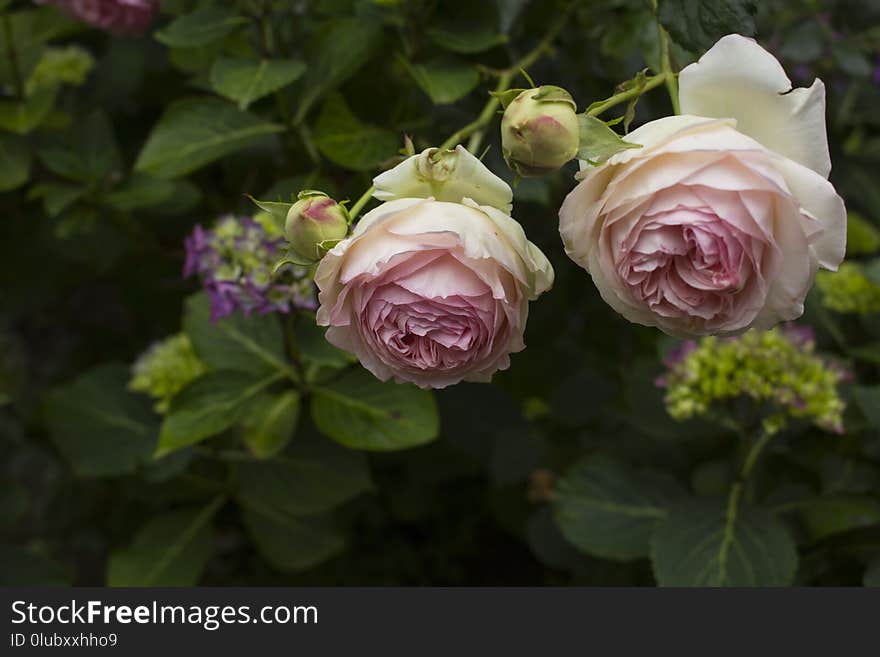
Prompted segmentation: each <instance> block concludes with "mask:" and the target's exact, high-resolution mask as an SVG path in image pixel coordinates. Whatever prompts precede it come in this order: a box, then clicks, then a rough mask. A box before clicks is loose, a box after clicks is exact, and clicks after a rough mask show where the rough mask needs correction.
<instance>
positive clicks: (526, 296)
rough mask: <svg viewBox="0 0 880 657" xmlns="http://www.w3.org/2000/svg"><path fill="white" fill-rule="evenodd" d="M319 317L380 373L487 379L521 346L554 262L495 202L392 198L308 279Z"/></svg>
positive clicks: (340, 343)
mask: <svg viewBox="0 0 880 657" xmlns="http://www.w3.org/2000/svg"><path fill="white" fill-rule="evenodd" d="M315 282H316V283H317V285H318V288H319V290H320V294H319V296H318V299H319V301H320V304H321V307H320V308H319V309H318V316H317V317H318V323H319V324H321V325H322V326H329V327H330V328H329V329H328V330H327V339H328V340H329V341H330V342H331V343H333V344H334V345H336V346H337V347H340V348H342V349H345V350H347V351H350V352H352V353H354V354H355V355H357V357H358V358H359V359H360V361H361V363H362V364H363V365H364V367H366V368H367V369H368V370H370V371H371V372H372V373H373V374H374V375H376V376H377V377H378V378H379V379H381V380H383V381H387V380H388V379H390V378H392V377H393V378H394V379H395V380H396V381H398V382H403V381H408V382H412V383H415V384H416V385H418V386H419V387H422V388H443V387H446V386H448V385H452V384H454V383H458V382H459V381H462V380H467V381H488V380H490V379H491V377H492V374H493V373H494V372H495V371H497V370H503V369H506V368H507V367H508V366H509V365H510V358H509V354H510V353H513V352H517V351H521V350H522V349H524V348H525V344H524V342H523V331H524V329H525V325H526V318H527V316H528V302H529V301H530V300H532V299H535V298H537V296H538V295H539V294H541V293H542V292H544V291H546V290H548V289H549V288H550V286H551V284H552V282H553V269H552V268H551V266H550V263H549V262H548V261H547V259H546V258H545V257H544V255H543V254H542V253H541V252H540V251H539V250H538V248H537V247H536V246H535V245H534V244H532V243H531V242H529V241H528V240H527V239H526V236H525V233H524V232H523V230H522V227H521V226H520V225H519V224H518V223H517V222H516V221H515V220H513V219H512V218H511V217H509V216H508V215H507V214H505V213H504V212H502V211H501V210H498V209H496V208H494V207H489V206H479V205H477V204H476V203H474V202H473V201H470V200H469V199H465V200H464V201H463V202H462V203H450V202H442V201H435V200H434V199H431V198H429V199H419V198H403V199H399V200H394V201H388V202H387V203H383V204H382V205H380V206H379V207H378V208H376V209H375V210H373V211H371V212H369V213H368V214H367V215H366V216H365V217H364V218H363V219H361V221H360V223H358V225H357V227H356V228H355V230H354V233H353V234H352V235H351V236H350V237H348V238H346V239H344V240H342V241H341V242H340V243H339V244H338V245H337V246H336V247H334V248H333V249H331V250H330V251H329V252H328V254H327V255H326V256H325V257H324V259H323V260H322V261H321V264H320V265H319V267H318V271H317V273H316V275H315Z"/></svg>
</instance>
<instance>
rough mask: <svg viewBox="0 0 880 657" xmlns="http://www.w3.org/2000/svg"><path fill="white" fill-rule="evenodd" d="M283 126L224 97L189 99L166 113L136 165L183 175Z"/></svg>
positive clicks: (158, 172) (154, 171)
mask: <svg viewBox="0 0 880 657" xmlns="http://www.w3.org/2000/svg"><path fill="white" fill-rule="evenodd" d="M283 129H284V128H283V127H282V126H280V125H277V124H275V123H268V122H266V121H263V120H262V119H258V118H257V117H255V116H254V115H252V114H248V113H246V112H241V111H239V110H237V109H236V108H234V107H232V106H231V105H229V104H228V103H226V102H224V101H222V100H218V99H215V98H186V99H183V100H180V101H178V102H176V103H174V104H173V105H172V106H171V107H170V108H169V109H168V110H166V112H165V113H164V114H163V115H162V117H161V118H160V119H159V122H158V123H157V124H156V125H155V126H154V127H153V130H152V132H150V136H149V137H148V138H147V143H146V144H144V147H143V149H142V150H141V153H140V155H139V156H138V159H137V162H136V163H135V165H134V167H135V170H136V171H145V172H147V173H151V174H153V175H155V176H157V177H159V178H174V177H177V176H182V175H184V174H187V173H189V172H190V171H194V170H196V169H198V168H199V167H202V166H204V165H206V164H209V163H210V162H213V161H214V160H216V159H218V158H220V157H223V156H224V155H228V154H229V153H234V152H235V151H238V150H241V149H242V148H246V147H247V146H251V145H252V144H254V143H256V142H257V141H259V140H260V139H262V138H264V137H266V136H267V135H270V134H273V133H276V132H281V131H282V130H283Z"/></svg>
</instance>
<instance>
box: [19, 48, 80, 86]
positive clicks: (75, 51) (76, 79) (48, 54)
mask: <svg viewBox="0 0 880 657" xmlns="http://www.w3.org/2000/svg"><path fill="white" fill-rule="evenodd" d="M94 65H95V60H94V59H93V58H92V56H91V55H90V54H89V52H88V51H87V50H85V49H83V48H80V47H79V46H66V47H63V48H46V49H45V50H43V52H42V54H41V56H40V61H39V62H37V65H36V67H35V68H34V70H33V71H32V72H31V74H30V77H29V78H28V81H27V83H26V85H25V93H26V94H27V95H31V94H33V93H34V92H35V91H36V90H37V89H45V88H53V87H57V86H59V85H61V84H71V85H76V86H78V85H81V84H82V83H83V82H85V81H86V77H87V76H88V74H89V71H91V70H92V67H93V66H94Z"/></svg>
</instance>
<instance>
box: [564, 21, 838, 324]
mask: <svg viewBox="0 0 880 657" xmlns="http://www.w3.org/2000/svg"><path fill="white" fill-rule="evenodd" d="M679 85H680V102H681V109H682V112H683V113H684V114H683V115H682V116H670V117H666V118H663V119H659V120H657V121H652V122H650V123H647V124H645V125H643V126H642V127H640V128H639V129H637V130H634V131H633V132H631V133H630V134H629V135H628V136H627V141H629V142H633V143H636V144H641V148H637V149H629V150H625V151H621V152H619V153H617V154H616V155H614V156H613V157H611V158H610V159H609V160H608V162H607V163H605V164H604V165H602V166H598V167H591V166H588V165H586V164H585V163H584V164H582V171H581V173H580V174H578V178H579V179H580V181H581V182H580V183H579V184H578V186H577V187H575V189H574V190H573V191H572V192H571V193H570V194H569V195H568V197H567V198H566V199H565V202H564V203H563V205H562V208H561V209H560V212H559V217H560V233H561V234H562V239H563V241H564V243H565V248H566V252H567V253H568V255H569V256H570V257H571V258H572V259H573V260H574V261H575V262H577V263H578V264H580V265H581V266H582V267H584V268H585V269H586V270H587V271H589V272H590V274H591V276H592V277H593V281H594V282H595V284H596V287H597V288H598V289H599V292H600V293H601V295H602V298H603V299H605V301H606V302H607V303H608V304H610V305H611V306H612V307H613V308H614V309H615V310H617V311H618V312H619V313H620V314H622V315H623V316H624V317H626V318H627V319H629V320H631V321H633V322H637V323H639V324H645V325H648V326H657V327H659V328H660V329H662V330H663V331H665V332H667V333H670V334H672V335H678V336H695V335H706V334H714V333H737V332H741V331H743V330H745V329H747V328H749V327H752V326H754V327H758V328H769V327H771V326H773V325H774V324H776V323H778V322H780V321H784V320H791V319H794V318H796V317H798V316H800V315H801V314H802V313H803V302H804V297H805V296H806V294H807V291H808V290H809V289H810V286H811V285H812V283H813V278H814V276H815V274H816V269H817V267H819V266H821V267H825V268H827V269H831V270H834V269H836V268H837V266H838V265H839V264H840V262H841V260H842V259H843V256H844V251H845V246H846V210H845V208H844V204H843V200H842V199H841V198H840V197H839V196H838V195H837V193H836V192H835V191H834V187H833V186H832V185H831V184H830V183H829V182H828V180H827V176H828V173H829V172H830V170H831V162H830V159H829V155H828V142H827V137H826V134H825V88H824V86H823V85H822V82H821V81H820V80H816V82H815V83H814V84H813V86H812V87H810V88H809V89H794V90H792V89H791V82H790V80H789V79H788V77H786V75H785V72H784V71H783V69H782V67H781V66H780V64H779V62H778V61H777V60H776V59H775V58H774V57H773V56H772V55H771V54H770V53H768V52H767V51H765V50H764V49H762V48H761V47H760V46H759V45H758V44H757V43H755V42H754V41H753V40H751V39H746V38H744V37H741V36H738V35H730V36H726V37H724V38H722V39H721V40H720V41H719V42H718V43H717V44H715V46H713V47H712V49H711V50H709V52H707V53H706V54H705V55H704V56H703V57H702V58H701V59H700V61H699V62H697V63H695V64H692V65H690V66H688V67H687V68H685V69H684V70H683V71H682V72H681V74H680V77H679Z"/></svg>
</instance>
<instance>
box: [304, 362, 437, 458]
mask: <svg viewBox="0 0 880 657" xmlns="http://www.w3.org/2000/svg"><path fill="white" fill-rule="evenodd" d="M312 417H313V418H314V421H315V424H316V425H317V427H318V429H320V430H321V432H322V433H324V434H326V435H327V436H330V437H331V438H333V440H336V441H337V442H339V443H342V444H343V445H345V446H346V447H351V448H354V449H369V450H376V451H388V450H395V449H406V448H408V447H415V446H417V445H423V444H425V443H428V442H430V441H432V440H434V439H435V438H436V437H437V434H438V432H439V419H438V416H437V406H436V404H435V402H434V397H433V395H432V394H431V393H430V392H428V391H427V390H420V389H418V388H416V387H415V386H411V385H401V384H396V383H382V382H380V381H378V380H377V379H375V378H374V377H373V376H372V375H370V374H369V373H368V372H366V371H364V370H355V371H353V372H350V373H348V374H346V375H345V376H343V377H341V378H340V379H338V380H337V381H334V382H333V383H330V384H328V385H326V386H322V387H319V388H316V389H315V391H314V395H313V397H312Z"/></svg>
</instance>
